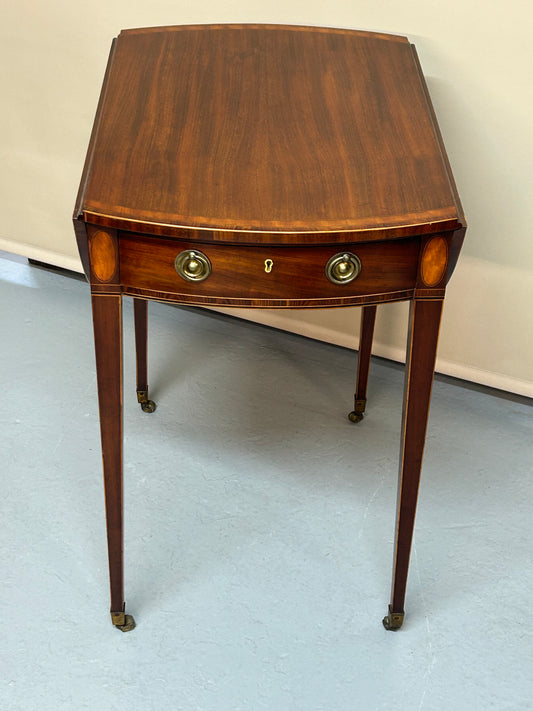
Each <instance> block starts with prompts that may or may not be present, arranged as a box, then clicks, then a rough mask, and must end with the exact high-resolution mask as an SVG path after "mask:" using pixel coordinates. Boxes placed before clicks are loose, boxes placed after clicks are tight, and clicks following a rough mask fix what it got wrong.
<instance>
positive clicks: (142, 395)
mask: <svg viewBox="0 0 533 711" xmlns="http://www.w3.org/2000/svg"><path fill="white" fill-rule="evenodd" d="M137 402H138V403H139V404H140V406H141V410H142V411H143V412H154V411H155V407H156V405H155V402H154V401H153V400H148V390H137Z"/></svg>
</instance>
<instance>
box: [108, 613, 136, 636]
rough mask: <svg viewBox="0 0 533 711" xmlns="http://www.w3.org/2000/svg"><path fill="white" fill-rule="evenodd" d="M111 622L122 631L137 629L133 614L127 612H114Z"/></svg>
mask: <svg viewBox="0 0 533 711" xmlns="http://www.w3.org/2000/svg"><path fill="white" fill-rule="evenodd" d="M111 622H112V623H113V625H114V627H116V628H117V629H118V630H120V631H121V632H130V631H131V630H133V629H135V620H134V619H133V615H126V613H125V612H112V613H111Z"/></svg>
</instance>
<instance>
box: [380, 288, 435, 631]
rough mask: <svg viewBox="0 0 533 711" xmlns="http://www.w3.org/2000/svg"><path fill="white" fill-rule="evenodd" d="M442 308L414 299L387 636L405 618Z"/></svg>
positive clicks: (410, 319)
mask: <svg viewBox="0 0 533 711" xmlns="http://www.w3.org/2000/svg"><path fill="white" fill-rule="evenodd" d="M442 305H443V301H442V299H437V300H431V301H430V300H428V301H424V300H416V299H415V300H414V301H413V302H411V307H410V314H409V336H408V342H407V365H406V373H405V387H404V403H403V415H402V444H401V449H400V472H399V481H398V511H397V519H396V541H395V555H394V567H393V582H392V594H391V603H390V605H389V613H388V615H387V616H386V617H385V618H384V620H383V624H384V626H385V628H386V629H388V630H394V629H399V628H400V627H401V626H402V623H403V617H404V603H405V588H406V585H407V572H408V568H409V555H410V552H411V542H412V539H413V527H414V522H415V513H416V503H417V498H418V486H419V482H420V470H421V468H422V456H423V452H424V442H425V438H426V427H427V421H428V416H429V403H430V398H431V386H432V384H433V374H434V370H435V358H436V354H437V341H438V336H439V327H440V319H441V314H442Z"/></svg>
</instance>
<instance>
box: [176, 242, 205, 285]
mask: <svg viewBox="0 0 533 711" xmlns="http://www.w3.org/2000/svg"><path fill="white" fill-rule="evenodd" d="M174 266H175V268H176V271H177V272H178V274H179V275H180V277H182V279H185V280H186V281H203V280H204V279H207V277H208V276H209V275H210V274H211V262H210V261H209V259H208V257H206V255H205V254H204V253H203V252H198V251H197V250H196V249H186V250H185V251H184V252H180V253H179V254H178V256H177V257H176V260H175V261H174Z"/></svg>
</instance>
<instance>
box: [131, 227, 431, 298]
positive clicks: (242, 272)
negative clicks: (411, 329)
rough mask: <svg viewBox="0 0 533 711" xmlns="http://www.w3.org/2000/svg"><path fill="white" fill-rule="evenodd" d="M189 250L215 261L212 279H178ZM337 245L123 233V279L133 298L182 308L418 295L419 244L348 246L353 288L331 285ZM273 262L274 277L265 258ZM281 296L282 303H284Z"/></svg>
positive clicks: (394, 242)
mask: <svg viewBox="0 0 533 711" xmlns="http://www.w3.org/2000/svg"><path fill="white" fill-rule="evenodd" d="M189 249H198V250H200V251H201V252H203V253H204V254H205V255H206V256H207V257H208V258H209V260H210V262H211V264H212V269H213V271H212V274H211V276H210V277H209V278H208V279H206V280H205V281H202V282H188V281H185V280H184V279H183V278H181V277H180V276H178V274H177V273H176V269H175V267H174V261H175V259H176V256H177V255H178V254H179V253H180V252H182V251H184V250H189ZM338 251H339V250H338V248H337V247H322V246H320V245H318V246H316V247H270V246H269V247H263V246H259V247H257V246H255V247H254V246H247V247H243V246H242V245H229V244H222V245H219V244H209V243H206V244H203V243H201V242H196V243H195V242H191V241H189V242H182V241H179V242H178V241H174V240H163V239H159V238H156V237H146V236H143V235H132V234H130V233H124V234H122V233H121V239H120V279H121V283H122V285H123V287H124V290H125V292H126V293H130V289H132V290H134V291H133V292H131V293H135V294H143V295H145V296H147V297H152V298H153V297H155V298H157V294H154V292H164V293H165V294H172V295H173V296H174V298H175V299H176V300H178V301H180V302H182V303H204V304H213V305H217V306H232V305H234V306H248V307H250V306H251V307H253V306H276V307H278V308H282V307H284V306H286V307H291V308H295V307H300V308H302V307H312V306H315V307H325V306H336V305H345V306H349V305H353V304H356V305H357V304H358V303H361V297H364V298H365V299H368V298H369V297H371V296H372V295H375V297H376V301H380V300H391V301H393V300H397V299H405V298H408V296H411V295H413V294H414V289H415V286H416V281H417V270H418V256H419V241H418V240H417V239H416V238H415V239H409V240H407V239H406V240H401V241H400V240H391V241H390V242H379V243H355V244H347V245H344V246H343V250H342V251H352V252H354V253H355V254H356V255H357V256H358V257H359V258H360V260H361V264H362V269H361V273H360V275H359V276H358V277H357V279H355V280H354V281H353V282H351V283H350V284H346V285H338V284H332V283H331V282H330V281H329V280H328V279H327V277H326V272H325V266H326V263H327V261H328V259H329V258H330V257H332V256H333V255H335V254H336V253H338ZM267 259H271V260H272V261H273V266H272V270H271V272H269V273H267V272H266V271H265V261H266V260H267ZM280 296H282V297H283V298H280ZM389 297H390V298H389Z"/></svg>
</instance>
